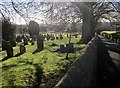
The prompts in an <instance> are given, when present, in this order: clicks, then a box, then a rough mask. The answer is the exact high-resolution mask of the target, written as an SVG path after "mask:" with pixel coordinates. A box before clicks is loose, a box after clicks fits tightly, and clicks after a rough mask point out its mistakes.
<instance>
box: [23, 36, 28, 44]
mask: <svg viewBox="0 0 120 88" xmlns="http://www.w3.org/2000/svg"><path fill="white" fill-rule="evenodd" d="M23 41H24V45H28V40H27V38H26V37H24V38H23Z"/></svg>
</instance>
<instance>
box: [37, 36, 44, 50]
mask: <svg viewBox="0 0 120 88" xmlns="http://www.w3.org/2000/svg"><path fill="white" fill-rule="evenodd" d="M37 49H38V50H39V51H41V50H43V49H44V42H43V38H42V36H40V35H38V36H37Z"/></svg>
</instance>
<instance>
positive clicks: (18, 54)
mask: <svg viewBox="0 0 120 88" xmlns="http://www.w3.org/2000/svg"><path fill="white" fill-rule="evenodd" d="M22 54H24V53H17V54H16V55H15V56H14V57H18V56H20V55H22Z"/></svg>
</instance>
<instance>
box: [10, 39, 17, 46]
mask: <svg viewBox="0 0 120 88" xmlns="http://www.w3.org/2000/svg"><path fill="white" fill-rule="evenodd" d="M10 44H11V45H12V47H15V46H16V42H15V40H14V39H12V40H11V41H10Z"/></svg>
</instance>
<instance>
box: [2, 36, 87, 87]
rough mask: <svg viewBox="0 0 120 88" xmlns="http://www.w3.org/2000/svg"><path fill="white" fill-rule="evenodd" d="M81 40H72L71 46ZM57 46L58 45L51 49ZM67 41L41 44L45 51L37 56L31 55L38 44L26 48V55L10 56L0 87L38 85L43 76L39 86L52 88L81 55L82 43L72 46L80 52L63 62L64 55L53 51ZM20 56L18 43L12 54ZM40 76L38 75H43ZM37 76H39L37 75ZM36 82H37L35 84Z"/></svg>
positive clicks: (6, 62) (4, 67)
mask: <svg viewBox="0 0 120 88" xmlns="http://www.w3.org/2000/svg"><path fill="white" fill-rule="evenodd" d="M79 39H80V36H79V37H78V38H72V40H71V42H72V43H77V42H78V41H79ZM52 43H56V44H57V45H58V46H50V45H51V44H52ZM67 43H68V38H67V37H66V35H64V39H61V40H60V39H58V40H54V41H51V40H49V41H44V50H42V51H41V52H38V53H36V54H32V52H33V51H34V50H35V49H36V48H37V45H36V43H35V45H33V46H32V45H30V44H29V45H26V46H25V47H26V53H24V54H22V55H20V56H18V57H12V58H9V59H8V60H5V61H4V62H0V64H2V67H1V68H0V69H2V86H26V87H27V86H32V87H33V86H35V85H39V84H40V79H41V78H40V76H41V75H42V80H41V84H40V85H41V87H45V88H52V87H53V86H55V84H56V83H57V82H58V81H59V80H60V79H61V78H62V77H63V75H64V74H65V72H66V71H67V69H68V68H70V65H71V63H73V61H75V60H76V59H77V58H78V56H79V55H80V54H81V53H82V49H83V48H84V47H85V46H86V45H85V44H74V47H75V48H78V49H79V50H78V51H76V52H74V53H70V54H69V60H66V59H65V56H66V53H59V52H54V50H56V49H58V48H59V45H60V44H64V45H66V44H67ZM18 53H19V44H18V45H17V46H16V47H14V55H16V54H18ZM1 54H2V58H4V57H6V52H5V51H3V52H1ZM42 72H43V74H40V73H42ZM36 74H37V75H36ZM39 75H40V76H39ZM38 82H39V83H38Z"/></svg>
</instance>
